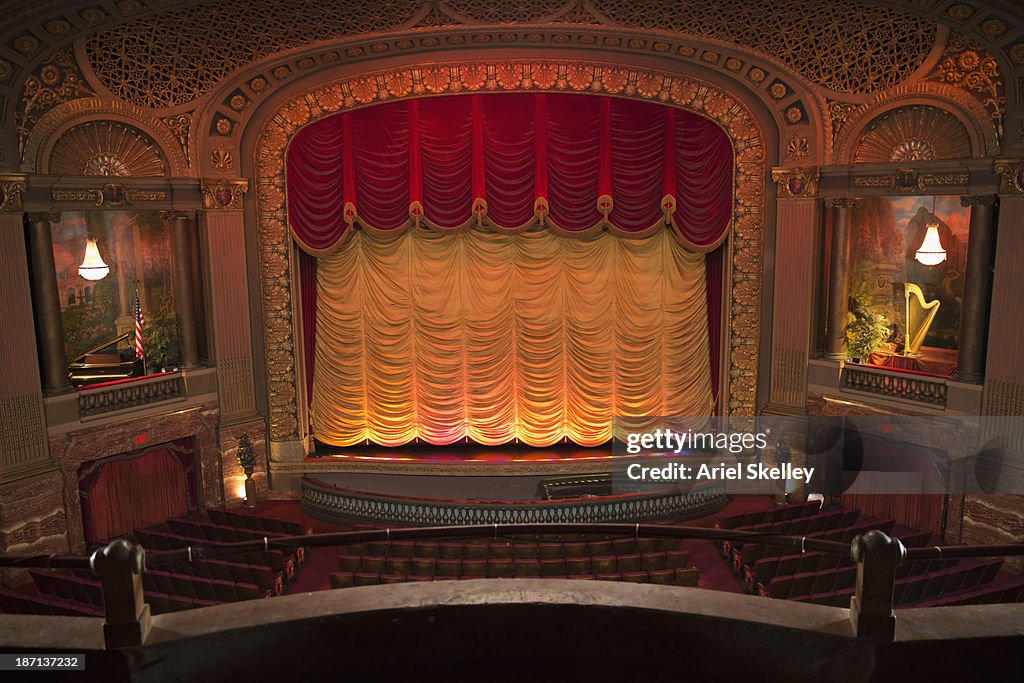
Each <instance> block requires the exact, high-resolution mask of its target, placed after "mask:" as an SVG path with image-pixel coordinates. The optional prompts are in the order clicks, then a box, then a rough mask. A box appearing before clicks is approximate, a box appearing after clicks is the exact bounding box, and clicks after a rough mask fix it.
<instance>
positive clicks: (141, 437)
mask: <svg viewBox="0 0 1024 683" xmlns="http://www.w3.org/2000/svg"><path fill="white" fill-rule="evenodd" d="M144 443H146V435H145V434H136V435H135V445H136V446H141V445H143V444H144Z"/></svg>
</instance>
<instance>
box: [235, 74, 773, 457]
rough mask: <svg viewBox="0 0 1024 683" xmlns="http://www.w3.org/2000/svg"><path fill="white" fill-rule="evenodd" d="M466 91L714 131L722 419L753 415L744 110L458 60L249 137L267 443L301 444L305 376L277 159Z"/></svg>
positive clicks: (341, 89)
mask: <svg viewBox="0 0 1024 683" xmlns="http://www.w3.org/2000/svg"><path fill="white" fill-rule="evenodd" d="M472 92H479V93H485V92H524V93H538V92H552V93H556V92H561V93H591V94H600V95H606V96H607V95H611V96H616V97H626V98H632V99H640V100H646V101H654V102H659V103H662V104H665V105H669V106H674V107H678V108H681V109H685V110H687V111H690V112H693V113H696V114H698V115H700V116H703V117H705V118H708V119H710V120H712V121H713V122H715V123H717V124H718V125H719V126H721V127H722V128H723V129H724V130H725V132H726V134H727V136H728V138H729V140H730V142H731V144H732V146H733V150H734V153H735V157H734V165H733V215H732V227H731V232H730V237H729V239H728V241H727V242H726V245H727V247H726V253H725V264H724V268H725V271H726V273H727V276H726V277H724V278H723V285H724V287H723V289H724V290H725V292H724V302H723V303H724V306H723V311H722V319H723V327H727V329H725V330H723V331H724V334H723V335H722V339H723V348H722V357H721V359H720V360H721V363H722V367H724V368H728V372H724V373H723V375H722V384H720V389H719V392H720V396H721V398H720V405H721V409H722V411H723V412H724V413H725V414H730V415H753V414H754V412H755V410H756V392H757V374H758V360H759V356H760V354H759V344H760V322H761V316H762V306H761V287H762V272H761V267H762V257H763V248H764V239H765V226H766V222H767V217H766V211H765V209H766V206H765V205H766V197H767V192H766V183H767V154H766V148H765V136H764V132H763V131H762V128H761V123H760V122H759V120H758V118H757V117H756V116H755V114H754V113H753V112H752V110H751V108H750V107H749V106H748V104H747V103H746V102H744V101H743V100H741V99H740V97H739V96H738V95H735V94H733V93H732V92H729V91H728V90H727V89H726V88H724V87H723V86H721V85H719V84H716V83H713V82H711V81H709V80H704V79H701V78H698V77H695V76H691V75H687V74H681V73H673V72H668V71H664V70H658V69H653V68H645V67H634V66H626V65H623V64H618V63H611V62H599V61H581V60H578V59H574V60H560V59H554V58H552V59H534V60H505V61H503V62H500V63H497V64H496V63H494V62H484V61H477V60H465V61H458V62H451V63H434V64H431V65H427V66H399V67H393V68H391V69H386V70H382V71H372V72H362V73H360V74H356V75H352V76H349V77H345V78H341V79H338V80H333V81H329V82H321V83H319V84H313V85H310V86H308V87H306V88H305V89H303V90H301V91H299V92H297V93H296V94H293V95H291V96H289V97H288V98H287V99H286V100H285V101H284V102H281V103H280V104H278V105H277V106H275V107H274V108H273V110H272V111H271V112H269V113H268V115H267V116H266V118H265V119H264V121H263V123H262V126H259V127H257V128H256V129H255V131H254V134H253V137H252V139H251V143H252V147H251V148H247V149H246V152H248V150H249V149H251V150H252V151H251V153H252V163H253V176H254V181H255V182H254V185H255V189H256V197H255V200H256V201H255V214H256V224H257V228H258V229H257V240H258V251H259V280H260V286H261V301H262V307H263V322H264V326H263V327H264V344H265V357H266V370H267V394H268V403H269V413H270V414H269V421H270V437H271V440H273V441H295V440H298V439H300V438H301V436H300V434H302V433H303V432H304V425H302V424H300V416H301V413H300V410H299V407H298V401H297V397H299V396H301V395H302V394H303V391H304V388H303V387H302V386H300V384H301V383H300V382H299V381H298V379H299V377H300V374H299V373H298V369H299V368H301V367H302V359H301V354H300V352H299V349H300V348H301V344H300V343H299V339H300V338H299V334H300V332H299V329H298V321H297V320H296V317H295V316H294V310H295V307H294V302H295V301H296V298H297V297H295V294H294V287H293V283H294V278H295V276H296V268H295V263H294V254H295V252H294V249H295V247H294V245H293V242H292V237H291V233H290V231H289V228H288V220H287V201H286V197H287V195H286V193H287V185H286V177H285V175H286V169H285V153H286V151H287V148H288V145H289V144H290V142H291V140H292V138H293V137H294V136H295V135H296V134H297V133H298V131H299V130H301V129H302V128H303V127H305V126H307V125H309V124H312V123H315V122H316V121H319V120H320V119H323V118H326V117H328V116H331V115H334V114H338V113H340V112H343V111H347V110H352V109H356V108H362V107H367V106H372V105H374V104H381V103H384V102H392V101H397V100H407V99H415V98H421V97H424V96H441V95H446V94H456V93H459V94H466V93H472Z"/></svg>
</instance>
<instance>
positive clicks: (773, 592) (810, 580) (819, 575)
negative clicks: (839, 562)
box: [757, 567, 857, 600]
mask: <svg viewBox="0 0 1024 683" xmlns="http://www.w3.org/2000/svg"><path fill="white" fill-rule="evenodd" d="M856 581H857V568H856V567H840V568H833V569H825V570H822V571H817V572H804V573H802V574H793V575H791V576H776V577H775V578H773V579H771V580H770V581H769V582H768V583H767V584H763V583H762V584H758V586H757V592H758V595H761V596H762V597H766V598H777V599H783V600H784V599H797V598H799V597H801V596H805V595H809V596H811V597H812V598H813V597H814V596H817V595H825V594H827V593H832V592H833V591H838V590H844V589H846V588H853V586H854V584H855V583H856Z"/></svg>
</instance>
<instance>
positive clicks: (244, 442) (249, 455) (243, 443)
mask: <svg viewBox="0 0 1024 683" xmlns="http://www.w3.org/2000/svg"><path fill="white" fill-rule="evenodd" d="M235 456H236V457H237V458H238V464H239V465H241V466H242V469H245V468H248V467H256V450H255V449H254V448H253V446H252V439H250V438H249V435H248V434H242V435H241V436H239V437H238V450H237V451H236V452H235Z"/></svg>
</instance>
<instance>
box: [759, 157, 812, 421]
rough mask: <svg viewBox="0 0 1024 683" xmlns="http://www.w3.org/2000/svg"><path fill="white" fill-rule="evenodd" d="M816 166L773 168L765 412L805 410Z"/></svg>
mask: <svg viewBox="0 0 1024 683" xmlns="http://www.w3.org/2000/svg"><path fill="white" fill-rule="evenodd" d="M820 177H821V173H820V171H819V169H818V168H817V167H814V166H807V167H793V168H773V169H772V179H773V180H775V182H776V183H777V187H778V200H777V201H776V204H775V207H776V211H775V254H776V259H775V263H774V264H771V265H766V268H773V270H774V272H773V273H772V283H773V287H772V302H773V303H772V332H771V340H772V341H771V384H770V391H769V395H768V403H767V404H766V405H765V406H764V408H763V409H762V412H763V414H765V415H805V414H806V412H807V358H808V351H809V347H810V343H811V341H810V340H811V319H812V308H813V305H814V300H815V291H814V290H815V287H814V270H815V257H816V254H817V247H818V245H819V244H820V242H819V239H820V238H819V235H820V233H821V225H820V224H821V219H820V217H821V212H820V211H819V210H818V197H817V191H818V184H819V181H820Z"/></svg>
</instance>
